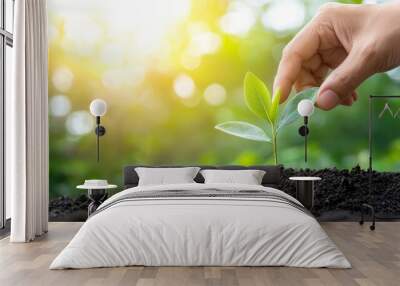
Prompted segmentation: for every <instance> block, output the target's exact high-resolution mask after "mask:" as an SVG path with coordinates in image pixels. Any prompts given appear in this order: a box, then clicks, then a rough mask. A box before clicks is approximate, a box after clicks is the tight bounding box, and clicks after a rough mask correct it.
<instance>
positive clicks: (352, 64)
mask: <svg viewBox="0 0 400 286" xmlns="http://www.w3.org/2000/svg"><path fill="white" fill-rule="evenodd" d="M367 54H370V53H368V52H363V51H361V52H360V51H359V50H358V49H352V51H351V52H350V54H349V55H348V56H347V57H346V59H345V60H344V61H343V62H342V63H341V64H340V65H339V66H338V67H337V68H336V69H334V70H333V71H332V72H331V73H330V75H329V76H328V77H327V78H326V79H325V81H324V82H323V83H322V85H321V88H320V90H319V94H318V97H317V105H318V107H320V108H321V109H325V110H330V109H332V108H334V107H335V106H337V105H338V104H340V102H341V101H342V100H344V99H346V98H347V97H348V96H351V94H352V92H353V91H354V90H355V89H356V88H357V87H358V86H359V85H360V84H361V83H362V82H363V81H364V80H366V79H367V78H368V77H369V76H370V75H371V74H372V73H373V69H372V66H373V65H372V61H373V59H372V58H371V57H370V56H366V55H367Z"/></svg>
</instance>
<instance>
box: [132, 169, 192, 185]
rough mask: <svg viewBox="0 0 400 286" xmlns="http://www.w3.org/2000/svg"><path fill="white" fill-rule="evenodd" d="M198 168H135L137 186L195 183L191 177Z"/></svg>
mask: <svg viewBox="0 0 400 286" xmlns="http://www.w3.org/2000/svg"><path fill="white" fill-rule="evenodd" d="M199 170H200V168H199V167H183V168H145V167H138V168H135V171H136V173H137V174H138V176H139V184H138V185H139V186H149V185H168V184H187V183H195V181H194V180H193V179H194V178H195V177H196V175H197V173H198V172H199Z"/></svg>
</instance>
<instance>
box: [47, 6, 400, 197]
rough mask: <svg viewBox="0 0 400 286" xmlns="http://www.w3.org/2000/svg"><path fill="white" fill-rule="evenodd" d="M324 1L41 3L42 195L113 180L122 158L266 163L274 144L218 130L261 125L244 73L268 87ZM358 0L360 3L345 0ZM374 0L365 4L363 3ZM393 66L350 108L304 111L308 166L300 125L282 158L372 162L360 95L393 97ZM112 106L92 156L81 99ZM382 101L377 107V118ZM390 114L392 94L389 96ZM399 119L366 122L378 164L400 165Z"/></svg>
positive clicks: (282, 144) (292, 162)
mask: <svg viewBox="0 0 400 286" xmlns="http://www.w3.org/2000/svg"><path fill="white" fill-rule="evenodd" d="M324 2H326V1H314V0H308V1H307V0H305V1H300V0H237V1H228V0H191V1H190V0H169V1H165V0H146V1H145V0H142V1H139V0H116V1H107V0H85V1H81V0H49V1H48V10H49V57H50V58H49V107H50V114H49V117H50V196H51V197H54V196H57V195H68V196H75V195H77V194H78V192H77V191H75V186H76V185H78V184H80V183H82V182H83V180H84V179H89V178H104V179H107V180H108V181H109V182H112V183H116V184H121V181H122V167H123V166H124V165H127V164H187V165H188V164H244V165H249V164H268V163H271V162H272V158H271V146H270V145H269V144H262V143H260V142H252V141H246V140H243V139H240V138H235V137H231V136H229V135H226V134H223V133H221V132H219V131H217V130H215V129H214V126H215V125H216V124H218V123H221V122H223V121H227V120H244V121H248V122H251V123H255V124H258V125H259V126H261V122H260V121H259V120H258V119H257V117H255V116H254V115H253V114H252V113H251V112H250V111H249V110H248V109H247V107H246V106H245V104H244V100H243V94H242V82H243V77H244V74H245V73H246V72H247V71H252V72H254V73H255V74H257V75H258V76H259V77H260V78H262V79H263V80H264V81H265V82H266V83H267V85H269V86H271V85H272V81H273V78H274V74H275V72H276V69H277V65H278V62H279V59H280V56H281V51H282V49H283V47H284V46H285V45H286V44H287V43H288V41H290V39H291V38H292V37H293V35H295V33H296V31H298V30H299V29H300V28H301V27H302V26H303V25H304V24H305V23H307V22H308V21H309V20H310V19H311V17H312V16H313V15H315V13H316V11H317V9H318V7H319V6H320V5H322V4H323V3H324ZM342 2H347V3H349V2H353V3H354V2H355V3H359V2H361V1H342ZM368 2H371V1H368ZM399 74H400V73H399V72H398V70H395V71H392V72H391V73H389V74H388V73H384V74H378V75H375V76H373V77H372V78H370V79H369V80H368V81H367V82H365V83H364V84H363V85H362V86H361V87H360V88H359V94H360V97H359V101H358V102H357V103H356V104H354V106H353V107H351V108H349V107H339V108H336V109H335V110H334V111H331V112H323V111H319V110H318V111H317V112H315V113H314V115H313V116H312V117H311V123H310V128H311V136H310V138H309V139H310V140H309V142H310V145H309V157H310V158H309V162H308V164H307V165H305V164H304V163H303V160H304V159H303V140H302V138H301V137H300V136H299V135H298V133H297V129H298V127H299V126H300V125H301V122H300V121H299V122H296V123H294V124H292V125H291V126H290V127H288V128H286V129H285V130H284V131H283V132H282V133H280V134H279V137H278V149H279V162H280V163H282V164H284V165H285V166H286V167H296V168H304V167H308V168H325V167H333V166H335V167H337V168H352V167H353V166H355V165H357V164H360V165H361V166H362V167H363V168H366V167H367V164H368V132H367V131H368V129H367V127H368V125H367V123H368V95H369V94H375V95H387V94H399V95H400V91H399V86H400V75H399ZM95 98H102V99H104V100H106V102H107V104H108V111H107V114H106V115H105V116H104V117H103V118H102V123H103V125H104V126H105V127H106V129H107V133H106V135H105V136H104V137H103V138H101V161H100V163H97V162H96V138H95V135H94V125H95V119H94V117H93V116H92V115H91V114H90V113H89V104H90V102H91V101H92V100H93V99H95ZM382 107H383V102H382V103H379V104H377V105H376V108H375V109H376V110H377V111H376V112H375V113H376V114H375V116H378V114H379V112H378V111H379V110H380V109H381V108H382ZM390 107H391V108H392V109H394V112H396V111H397V109H398V108H399V107H400V100H399V102H396V101H390ZM398 120H400V118H395V119H394V118H391V117H390V116H387V114H385V116H383V118H382V119H380V120H378V121H377V123H378V124H379V125H377V126H376V128H375V129H374V139H375V143H376V145H375V148H374V156H375V161H374V167H375V169H378V170H394V171H397V170H398V169H399V167H400V164H399V159H400V153H399V151H400V139H399V138H398V136H397V132H398V131H397V130H398V128H399V127H398V126H399V124H398V122H399V121H398Z"/></svg>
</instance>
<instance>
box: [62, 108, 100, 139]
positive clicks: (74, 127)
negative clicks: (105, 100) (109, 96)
mask: <svg viewBox="0 0 400 286" xmlns="http://www.w3.org/2000/svg"><path fill="white" fill-rule="evenodd" d="M65 127H66V128H67V131H68V132H69V133H70V134H71V135H75V136H81V135H84V134H87V133H89V132H91V131H93V128H94V117H93V116H92V115H90V113H89V112H87V111H84V110H81V111H75V112H73V113H71V114H70V115H68V117H67V120H66V122H65Z"/></svg>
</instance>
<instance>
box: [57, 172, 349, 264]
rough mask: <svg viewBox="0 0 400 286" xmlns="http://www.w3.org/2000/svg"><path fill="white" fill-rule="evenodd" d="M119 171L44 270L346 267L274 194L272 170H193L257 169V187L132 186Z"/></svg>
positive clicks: (314, 228)
mask: <svg viewBox="0 0 400 286" xmlns="http://www.w3.org/2000/svg"><path fill="white" fill-rule="evenodd" d="M136 167H137V166H127V167H125V168H124V186H125V189H124V190H123V191H122V192H119V193H117V194H115V195H114V196H112V197H110V198H109V199H108V200H106V201H105V202H104V203H103V204H102V205H101V206H100V207H99V208H98V210H97V211H96V212H95V213H94V214H93V215H92V216H91V217H89V218H88V220H87V221H86V222H85V223H84V224H83V226H82V227H81V229H80V230H79V231H78V233H77V234H76V235H75V237H74V238H73V239H72V240H71V242H70V243H69V244H68V245H67V246H66V247H65V248H64V250H63V251H62V252H61V253H60V254H59V255H58V256H57V257H56V258H55V260H54V261H53V262H52V264H51V265H50V269H66V268H92V267H117V266H129V265H144V266H292V267H330V268H350V267H351V265H350V263H349V262H348V260H347V259H346V258H345V256H344V255H343V253H342V252H341V251H340V250H339V249H338V248H337V247H336V245H335V244H334V242H333V241H332V240H331V239H330V238H329V237H328V236H327V234H326V233H325V231H324V230H323V229H322V228H321V226H320V225H319V223H318V222H317V221H316V219H315V218H314V217H313V216H312V215H311V214H310V213H309V212H308V211H307V210H306V209H305V208H304V207H303V206H302V205H301V204H300V203H299V202H298V201H297V200H296V199H294V198H293V197H291V196H290V195H288V194H286V193H284V192H283V191H280V190H278V184H279V181H280V176H281V168H280V167H279V166H251V167H242V166H224V167H215V166H201V167H200V168H201V169H203V170H204V169H217V168H218V169H224V170H226V169H228V170H232V169H233V170H245V169H257V170H264V171H265V175H264V176H263V177H262V182H261V185H246V184H234V183H232V184H230V183H227V184H220V183H204V178H203V177H202V175H201V174H200V173H198V174H197V175H196V177H195V179H194V181H195V182H193V183H185V184H168V185H164V184H159V185H150V186H138V182H139V177H138V174H137V172H136V171H135V170H136Z"/></svg>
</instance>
